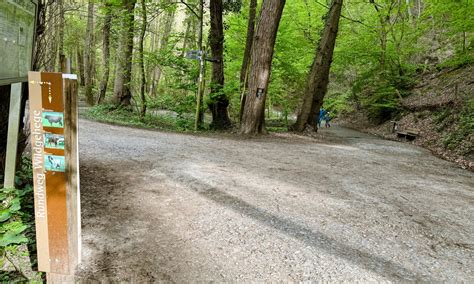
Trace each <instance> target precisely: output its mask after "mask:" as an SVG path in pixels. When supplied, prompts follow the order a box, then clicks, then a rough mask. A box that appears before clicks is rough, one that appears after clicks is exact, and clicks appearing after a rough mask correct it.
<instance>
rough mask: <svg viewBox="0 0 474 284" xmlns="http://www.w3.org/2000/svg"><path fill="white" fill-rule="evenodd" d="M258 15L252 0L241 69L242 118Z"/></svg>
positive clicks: (254, 1) (255, 3)
mask: <svg viewBox="0 0 474 284" xmlns="http://www.w3.org/2000/svg"><path fill="white" fill-rule="evenodd" d="M256 15H257V0H250V6H249V21H248V24H247V40H246V43H245V51H244V58H243V60H242V68H241V70H240V88H241V89H242V98H241V100H240V115H239V118H240V120H242V115H243V114H244V106H245V98H246V96H247V94H246V92H245V89H246V88H247V78H248V70H249V63H250V52H251V51H252V43H253V36H254V33H255V16H256Z"/></svg>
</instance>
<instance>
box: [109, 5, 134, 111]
mask: <svg viewBox="0 0 474 284" xmlns="http://www.w3.org/2000/svg"><path fill="white" fill-rule="evenodd" d="M136 2H137V1H136V0H122V7H124V8H125V11H124V15H123V16H122V31H121V35H120V42H119V47H118V51H117V59H118V60H117V67H116V74H115V83H114V97H115V103H116V104H117V105H122V106H126V107H128V106H130V105H131V99H132V91H131V87H130V82H131V79H132V56H133V26H134V20H135V15H134V10H135V4H136Z"/></svg>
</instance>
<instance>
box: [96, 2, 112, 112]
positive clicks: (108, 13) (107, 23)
mask: <svg viewBox="0 0 474 284" xmlns="http://www.w3.org/2000/svg"><path fill="white" fill-rule="evenodd" d="M111 26H112V7H111V5H110V3H109V2H106V3H105V18H104V28H103V29H102V64H103V65H104V73H103V74H102V80H101V81H100V86H99V95H98V96H97V103H98V104H100V103H102V101H103V100H104V98H105V93H106V92H107V85H108V83H109V73H110V63H109V59H110V28H111Z"/></svg>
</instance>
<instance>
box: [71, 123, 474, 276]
mask: <svg viewBox="0 0 474 284" xmlns="http://www.w3.org/2000/svg"><path fill="white" fill-rule="evenodd" d="M79 137H80V163H81V194H82V202H81V204H82V222H83V253H82V254H83V264H82V265H81V267H80V269H79V271H78V273H77V279H78V280H100V281H104V280H108V281H133V282H139V283H141V282H146V281H148V282H153V281H165V282H168V281H169V282H195V281H199V282H210V281H217V282H224V281H225V282H249V281H264V282H272V281H273V282H274V281H282V282H288V281H308V280H316V281H360V282H367V281H371V282H375V281H376V282H400V281H406V280H409V281H412V280H415V281H453V282H459V281H465V282H473V281H474V276H473V267H474V263H473V250H474V244H473V243H474V240H473V236H474V224H473V220H474V210H473V208H474V207H473V204H474V191H473V188H474V179H473V177H474V174H473V173H472V172H468V171H465V170H462V169H459V168H457V167H456V166H455V165H454V164H451V163H449V162H446V161H443V160H440V159H438V158H436V157H434V156H432V155H431V154H430V153H429V152H428V151H426V150H424V149H421V148H418V147H415V146H412V145H409V144H403V143H398V142H393V141H387V140H381V139H378V138H375V137H373V136H368V135H366V134H361V133H359V132H356V131H353V130H349V129H345V128H341V127H337V126H336V127H333V128H331V129H329V130H328V129H322V130H321V133H320V134H318V135H317V137H316V139H313V138H308V137H299V136H295V135H291V134H279V135H276V134H274V135H269V136H265V137H261V138H254V139H242V138H239V137H233V136H232V135H224V136H222V135H221V136H219V135H217V134H216V135H210V136H194V135H184V134H175V133H165V132H156V131H148V130H140V129H132V128H126V127H119V126H111V125H106V124H100V123H96V122H92V121H88V120H80V133H79Z"/></svg>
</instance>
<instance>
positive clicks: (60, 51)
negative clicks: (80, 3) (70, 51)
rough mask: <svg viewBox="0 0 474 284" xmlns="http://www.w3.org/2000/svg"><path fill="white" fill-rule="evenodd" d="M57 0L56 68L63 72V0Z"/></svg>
mask: <svg viewBox="0 0 474 284" xmlns="http://www.w3.org/2000/svg"><path fill="white" fill-rule="evenodd" d="M57 1H58V9H59V26H58V29H59V30H58V35H59V36H58V37H59V38H58V42H59V46H58V70H59V72H64V70H63V67H64V66H63V63H64V61H65V56H64V0H57Z"/></svg>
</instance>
